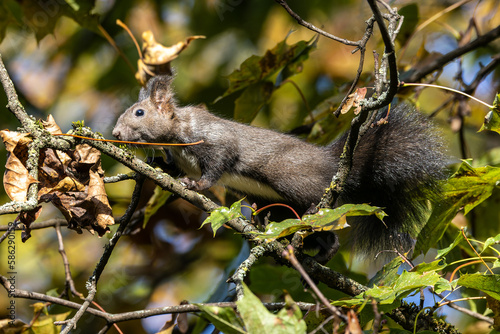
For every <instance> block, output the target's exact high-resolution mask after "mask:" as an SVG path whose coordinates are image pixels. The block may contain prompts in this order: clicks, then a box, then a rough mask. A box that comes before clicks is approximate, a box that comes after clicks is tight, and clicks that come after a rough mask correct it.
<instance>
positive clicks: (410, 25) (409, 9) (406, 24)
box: [396, 3, 419, 45]
mask: <svg viewBox="0 0 500 334" xmlns="http://www.w3.org/2000/svg"><path fill="white" fill-rule="evenodd" d="M398 14H399V15H401V16H404V18H405V19H404V21H403V25H402V26H401V29H400V30H399V33H398V35H397V36H396V40H397V41H398V42H399V43H400V45H405V44H406V41H407V40H408V38H409V37H410V36H412V34H413V33H414V31H415V28H416V26H417V24H418V23H419V13H418V5H417V4H416V3H412V4H409V5H407V6H404V7H401V9H400V10H398Z"/></svg>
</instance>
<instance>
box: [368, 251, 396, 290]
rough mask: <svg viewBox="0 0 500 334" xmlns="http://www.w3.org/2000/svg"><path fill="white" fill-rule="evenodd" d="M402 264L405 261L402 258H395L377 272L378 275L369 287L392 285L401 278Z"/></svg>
mask: <svg viewBox="0 0 500 334" xmlns="http://www.w3.org/2000/svg"><path fill="white" fill-rule="evenodd" d="M402 263H403V259H402V258H401V257H400V256H398V257H396V258H394V259H393V260H392V261H391V262H389V263H387V264H386V265H385V266H383V267H382V269H380V270H379V271H378V272H377V274H376V275H375V276H374V277H373V278H372V279H371V280H370V283H369V284H368V286H373V285H391V284H392V283H393V282H394V280H395V279H397V277H398V276H399V275H398V270H399V267H400V266H401V264H402Z"/></svg>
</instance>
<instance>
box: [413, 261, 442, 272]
mask: <svg viewBox="0 0 500 334" xmlns="http://www.w3.org/2000/svg"><path fill="white" fill-rule="evenodd" d="M446 266H447V264H446V262H445V261H443V260H436V261H433V262H431V263H425V262H422V263H420V264H418V265H416V266H415V267H413V269H412V270H411V272H413V273H419V274H425V273H429V272H437V271H441V270H443V269H444V268H446Z"/></svg>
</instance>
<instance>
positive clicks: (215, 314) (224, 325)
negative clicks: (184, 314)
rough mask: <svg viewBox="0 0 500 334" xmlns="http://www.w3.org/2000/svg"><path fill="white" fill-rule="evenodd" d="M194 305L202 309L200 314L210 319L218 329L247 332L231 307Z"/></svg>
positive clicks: (234, 332) (235, 332) (224, 331)
mask: <svg viewBox="0 0 500 334" xmlns="http://www.w3.org/2000/svg"><path fill="white" fill-rule="evenodd" d="M196 305H197V306H198V307H199V308H200V310H201V311H202V316H203V317H205V318H206V319H207V320H208V321H210V322H211V323H212V324H213V325H214V326H215V328H217V329H218V330H219V331H221V332H223V333H231V334H242V333H247V332H246V331H245V330H244V329H243V324H242V323H241V320H240V319H239V317H238V316H237V315H236V312H235V311H234V310H233V309H232V308H231V307H218V306H205V305H203V304H196Z"/></svg>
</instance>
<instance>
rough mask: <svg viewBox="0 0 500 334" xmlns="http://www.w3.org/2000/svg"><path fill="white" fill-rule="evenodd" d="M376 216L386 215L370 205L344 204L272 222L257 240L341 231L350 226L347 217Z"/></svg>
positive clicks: (256, 234) (258, 234) (257, 236)
mask: <svg viewBox="0 0 500 334" xmlns="http://www.w3.org/2000/svg"><path fill="white" fill-rule="evenodd" d="M369 215H376V216H377V217H378V218H379V219H380V220H382V219H383V218H384V217H385V216H386V213H385V212H384V211H382V209H381V208H379V207H376V206H371V205H368V204H344V205H342V206H340V207H338V208H335V209H320V210H319V212H318V213H316V214H314V215H306V216H304V217H303V218H302V220H299V219H286V220H284V221H282V222H271V223H269V224H268V225H267V226H266V229H265V231H264V232H261V233H259V232H256V233H255V238H256V239H268V240H274V239H278V238H282V237H286V236H287V235H291V234H293V233H295V232H297V231H323V230H340V229H343V228H345V227H347V226H348V225H347V224H346V222H345V218H346V217H353V216H369Z"/></svg>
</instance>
